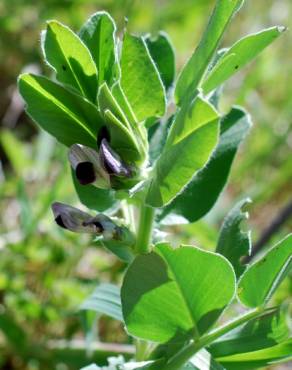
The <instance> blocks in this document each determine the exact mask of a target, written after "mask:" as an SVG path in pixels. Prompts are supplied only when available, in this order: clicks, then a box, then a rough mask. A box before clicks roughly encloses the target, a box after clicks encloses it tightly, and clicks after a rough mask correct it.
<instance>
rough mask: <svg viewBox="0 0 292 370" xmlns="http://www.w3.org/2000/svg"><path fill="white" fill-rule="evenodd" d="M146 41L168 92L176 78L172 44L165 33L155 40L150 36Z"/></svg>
mask: <svg viewBox="0 0 292 370" xmlns="http://www.w3.org/2000/svg"><path fill="white" fill-rule="evenodd" d="M145 41H146V44H147V47H148V50H149V52H150V55H151V57H152V59H153V61H154V62H155V64H156V67H157V69H158V71H159V74H160V77H161V79H162V82H163V84H164V87H165V89H166V90H168V89H169V88H170V87H171V85H172V84H173V81H174V77H175V54H174V49H173V46H172V43H171V41H170V39H169V37H168V35H167V34H166V33H165V32H159V34H158V35H157V36H156V37H154V38H153V37H151V36H148V37H146V39H145Z"/></svg>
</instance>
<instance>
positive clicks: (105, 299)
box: [80, 283, 123, 321]
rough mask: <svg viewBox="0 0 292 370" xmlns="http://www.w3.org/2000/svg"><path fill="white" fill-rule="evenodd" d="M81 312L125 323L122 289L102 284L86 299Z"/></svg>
mask: <svg viewBox="0 0 292 370" xmlns="http://www.w3.org/2000/svg"><path fill="white" fill-rule="evenodd" d="M80 310H86V311H87V310H90V311H94V312H97V313H99V314H103V315H107V316H110V317H112V318H113V319H116V320H119V321H123V316H122V308H121V297H120V289H119V287H117V286H116V285H113V284H105V283H104V284H100V285H98V286H97V288H96V289H95V290H94V292H93V293H92V294H91V295H90V296H89V297H88V298H86V300H85V301H84V302H83V303H82V305H81V306H80Z"/></svg>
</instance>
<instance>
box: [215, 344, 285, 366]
mask: <svg viewBox="0 0 292 370" xmlns="http://www.w3.org/2000/svg"><path fill="white" fill-rule="evenodd" d="M291 353H292V339H288V340H287V341H285V342H283V343H280V344H277V345H276V346H273V347H269V348H264V349H261V350H258V351H252V352H247V353H240V354H237V355H232V356H226V357H219V358H217V361H218V362H220V364H222V365H223V366H224V368H225V369H226V370H251V369H259V368H265V367H266V366H268V365H275V364H276V363H277V362H279V363H280V362H283V361H285V362H286V361H289V360H292V355H291Z"/></svg>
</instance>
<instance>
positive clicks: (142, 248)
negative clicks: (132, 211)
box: [136, 205, 155, 254]
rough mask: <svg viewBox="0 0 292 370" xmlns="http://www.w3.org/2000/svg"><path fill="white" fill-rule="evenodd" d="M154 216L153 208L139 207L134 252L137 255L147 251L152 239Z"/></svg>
mask: <svg viewBox="0 0 292 370" xmlns="http://www.w3.org/2000/svg"><path fill="white" fill-rule="evenodd" d="M154 215H155V209H154V208H152V207H149V206H146V205H142V206H141V212H140V220H139V226H138V233H137V244H136V252H137V253H138V254H142V253H147V252H148V251H149V247H150V243H151V238H152V230H153V222H154Z"/></svg>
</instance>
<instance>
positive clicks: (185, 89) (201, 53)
mask: <svg viewBox="0 0 292 370" xmlns="http://www.w3.org/2000/svg"><path fill="white" fill-rule="evenodd" d="M242 3H243V1H242V0H217V2H216V5H215V8H214V11H213V13H212V15H211V18H210V20H209V23H208V25H207V28H206V30H205V32H204V34H203V37H202V39H201V41H200V43H199V45H198V47H197V48H196V50H195V51H194V53H193V55H192V56H191V58H190V59H189V60H188V61H187V63H186V64H185V66H184V67H183V69H182V71H181V73H180V75H179V77H178V81H177V84H176V89H175V96H176V101H177V103H178V104H182V102H183V99H184V98H186V99H187V100H191V99H192V97H193V96H194V94H195V92H196V89H197V87H198V86H199V83H200V81H201V79H202V78H203V76H204V73H205V71H206V70H207V68H208V65H209V63H210V62H211V59H212V57H213V56H214V53H215V51H216V49H217V47H218V44H219V42H220V40H221V38H222V36H223V34H224V31H225V29H226V27H227V25H228V23H229V21H230V20H231V18H232V16H233V14H234V13H235V12H236V11H237V10H238V9H239V7H240V6H241V5H242Z"/></svg>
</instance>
